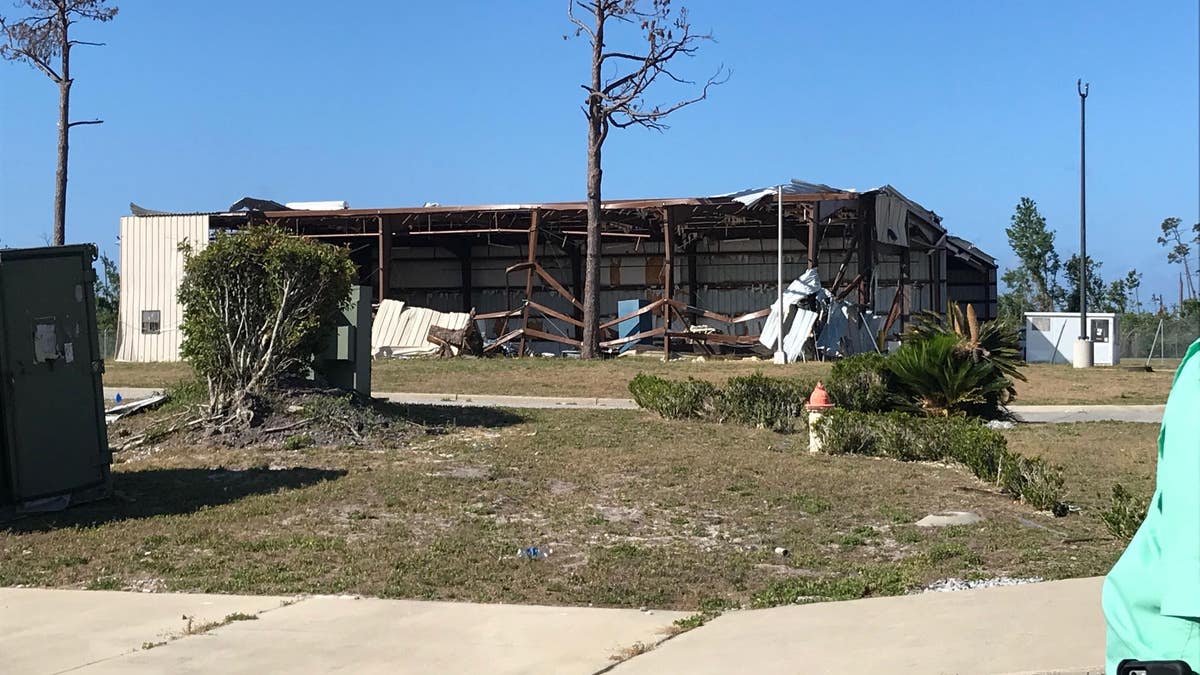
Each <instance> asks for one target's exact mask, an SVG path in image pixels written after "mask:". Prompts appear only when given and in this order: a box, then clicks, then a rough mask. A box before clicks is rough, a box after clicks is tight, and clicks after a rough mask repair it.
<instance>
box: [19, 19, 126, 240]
mask: <svg viewBox="0 0 1200 675" xmlns="http://www.w3.org/2000/svg"><path fill="white" fill-rule="evenodd" d="M106 3H107V0H20V2H19V3H18V6H24V7H26V8H28V10H29V12H30V16H27V17H24V18H21V19H16V20H13V19H7V18H5V17H0V31H3V34H4V42H3V43H0V57H3V58H4V59H7V60H9V61H25V62H27V63H29V64H30V65H32V66H34V67H35V68H37V69H38V70H40V71H42V72H43V73H45V74H46V76H47V77H49V78H50V80H51V81H52V82H54V83H55V84H57V85H58V168H57V171H56V173H55V180H54V245H55V246H62V245H63V244H64V243H65V241H66V220H67V153H68V148H69V146H70V143H69V136H70V131H71V127H75V126H79V125H81V124H101V123H103V120H85V121H79V122H71V121H70V110H71V84H73V83H74V80H72V79H71V49H72V48H73V47H75V46H76V45H90V46H93V47H98V46H101V45H103V44H104V43H102V42H84V41H83V40H73V39H71V37H70V29H71V26H72V25H74V24H75V23H77V22H78V21H79V20H80V19H87V20H90V21H99V22H101V23H104V22H106V21H111V20H112V19H113V17H115V16H116V15H117V7H108V6H106ZM56 58H57V59H58V67H57V68H56V67H55V66H54V63H53V62H54V59H56Z"/></svg>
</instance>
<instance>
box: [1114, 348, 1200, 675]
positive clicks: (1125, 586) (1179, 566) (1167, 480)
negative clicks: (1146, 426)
mask: <svg viewBox="0 0 1200 675" xmlns="http://www.w3.org/2000/svg"><path fill="white" fill-rule="evenodd" d="M1197 353H1200V340H1197V341H1196V342H1194V343H1192V346H1191V347H1189V348H1188V351H1187V355H1186V356H1185V357H1184V359H1183V363H1182V364H1180V366H1179V370H1177V371H1176V372H1175V383H1174V384H1173V385H1172V387H1171V394H1170V396H1169V397H1168V398H1167V407H1166V411H1165V412H1164V413H1163V420H1162V429H1161V430H1160V432H1159V436H1158V470H1157V474H1156V486H1155V490H1154V497H1153V498H1152V499H1151V502H1150V511H1149V512H1148V513H1147V514H1146V519H1145V520H1144V521H1143V522H1142V526H1141V527H1140V528H1138V531H1137V534H1135V535H1134V536H1133V540H1132V541H1130V542H1129V547H1128V548H1126V549H1125V553H1123V554H1122V555H1121V558H1120V559H1119V560H1117V564H1116V565H1114V566H1113V568H1112V571H1110V572H1109V573H1108V576H1107V577H1106V578H1105V580H1104V591H1103V594H1102V601H1103V605H1104V619H1105V623H1106V624H1107V626H1108V635H1107V647H1106V654H1105V671H1106V672H1107V673H1108V674H1109V675H1115V673H1116V672H1117V664H1119V663H1120V662H1121V661H1122V660H1124V659H1138V660H1140V661H1173V660H1178V661H1185V662H1187V664H1188V665H1189V666H1191V668H1192V670H1196V669H1198V668H1200V357H1198V356H1197Z"/></svg>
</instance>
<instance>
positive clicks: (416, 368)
mask: <svg viewBox="0 0 1200 675" xmlns="http://www.w3.org/2000/svg"><path fill="white" fill-rule="evenodd" d="M1174 365H1175V364H1167V365H1166V366H1165V367H1161V368H1160V367H1158V366H1156V370H1155V372H1152V373H1144V372H1131V371H1127V370H1123V369H1121V368H1093V369H1090V370H1075V369H1074V368H1071V367H1070V366H1066V365H1057V366H1051V365H1040V364H1039V365H1032V366H1029V367H1028V368H1027V369H1026V373H1027V374H1028V376H1029V382H1018V383H1017V392H1018V400H1017V402H1018V403H1021V404H1030V405H1044V404H1083V403H1112V404H1135V403H1163V402H1165V401H1166V399H1167V393H1168V391H1169V390H1170V388H1171V379H1172V377H1173V376H1174V370H1173V366H1174ZM829 368H830V365H829V364H828V363H808V364H805V363H798V364H789V365H787V366H776V365H774V364H772V363H770V362H769V361H768V362H763V361H749V360H709V361H704V362H696V361H691V360H678V361H672V362H670V363H663V362H662V361H661V360H660V359H658V358H653V357H630V358H621V359H614V360H607V361H579V360H574V359H543V358H525V359H505V358H495V359H446V360H439V359H414V360H388V361H376V362H375V365H374V370H373V372H372V378H373V381H372V388H373V389H374V390H375V391H389V392H397V391H399V392H425V393H444V394H496V395H526V396H599V397H613V398H628V397H629V381H630V380H631V379H633V376H634V375H636V374H638V373H639V372H642V373H650V374H654V375H661V376H664V377H675V378H685V377H695V378H698V379H702V380H710V381H713V382H724V381H725V380H726V379H728V378H730V377H733V376H736V375H750V374H752V373H754V372H757V371H762V372H764V373H768V374H772V375H800V376H806V377H813V378H819V377H825V376H826V375H828V373H829ZM107 369H108V371H107V372H106V373H105V375H104V383H105V384H106V385H109V386H127V387H143V386H144V387H157V386H164V385H169V384H173V383H175V382H178V381H180V380H181V379H183V378H185V377H188V376H190V374H191V369H190V368H189V367H188V366H187V365H186V364H181V363H176V364H169V363H155V364H152V363H143V364H133V363H110V364H108V365H107Z"/></svg>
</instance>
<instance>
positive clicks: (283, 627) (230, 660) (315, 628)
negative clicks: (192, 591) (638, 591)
mask: <svg viewBox="0 0 1200 675" xmlns="http://www.w3.org/2000/svg"><path fill="white" fill-rule="evenodd" d="M289 603H290V604H289ZM235 612H240V613H243V614H247V615H257V616H258V618H257V619H255V620H237V621H232V622H229V623H227V624H226V625H221V626H219V627H216V628H212V629H211V630H208V631H207V632H204V633H198V634H192V635H188V634H186V630H187V624H188V622H187V619H186V618H184V617H193V620H192V625H193V626H200V625H202V624H204V623H206V622H223V621H224V620H225V619H226V617H227V616H229V615H231V614H234V613H235ZM683 616H686V614H684V613H680V612H660V611H656V612H639V611H637V610H634V609H589V608H586V607H534V606H519V605H478V604H468V603H456V602H416V601H410V600H378V599H354V598H341V597H329V596H318V597H307V598H293V599H287V598H280V597H247V596H219V595H183V594H172V593H162V594H156V593H117V592H102V591H62V590H42V589H0V664H2V665H0V672H6V673H61V672H64V671H70V672H80V673H87V674H89V675H92V674H97V673H246V674H248V675H249V674H254V675H258V674H260V673H327V672H334V671H340V672H348V673H428V672H444V673H527V672H543V673H545V672H549V673H595V672H597V671H600V670H603V669H605V668H607V667H609V666H610V665H611V664H612V660H611V658H610V657H611V656H613V655H614V654H617V653H619V652H620V651H621V650H623V649H626V648H628V647H631V646H632V645H634V644H635V643H637V642H643V643H648V644H653V643H655V642H657V641H659V640H661V639H662V638H663V633H662V631H664V630H665V629H666V628H668V627H669V626H670V625H671V623H672V622H673V621H674V620H675V619H678V618H681V617H683Z"/></svg>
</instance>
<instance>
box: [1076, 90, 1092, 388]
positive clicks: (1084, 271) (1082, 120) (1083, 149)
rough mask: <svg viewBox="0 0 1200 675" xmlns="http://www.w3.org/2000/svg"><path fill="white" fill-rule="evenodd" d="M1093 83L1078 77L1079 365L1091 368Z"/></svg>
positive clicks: (1077, 356)
mask: <svg viewBox="0 0 1200 675" xmlns="http://www.w3.org/2000/svg"><path fill="white" fill-rule="evenodd" d="M1090 88H1091V83H1088V84H1084V83H1083V79H1079V80H1076V81H1075V89H1076V91H1078V92H1079V339H1077V340H1076V341H1075V359H1074V362H1073V365H1074V366H1075V367H1076V368H1091V367H1092V362H1093V358H1094V354H1093V352H1092V349H1093V345H1092V341H1091V339H1090V338H1089V337H1088V329H1087V288H1088V267H1087V262H1088V258H1087V96H1088V90H1089V89H1090Z"/></svg>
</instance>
